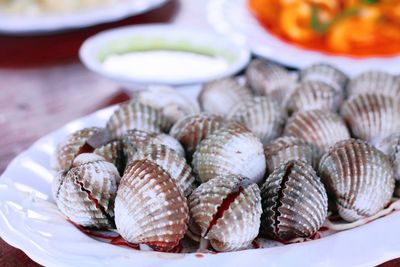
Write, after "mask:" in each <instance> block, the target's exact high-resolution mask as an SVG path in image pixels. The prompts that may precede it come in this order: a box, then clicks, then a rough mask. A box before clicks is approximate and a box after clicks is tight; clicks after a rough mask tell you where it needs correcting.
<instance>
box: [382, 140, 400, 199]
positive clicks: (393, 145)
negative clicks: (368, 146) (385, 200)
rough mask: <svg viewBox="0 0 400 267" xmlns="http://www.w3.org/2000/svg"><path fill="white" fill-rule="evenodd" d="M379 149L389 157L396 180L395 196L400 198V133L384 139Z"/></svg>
mask: <svg viewBox="0 0 400 267" xmlns="http://www.w3.org/2000/svg"><path fill="white" fill-rule="evenodd" d="M377 148H378V149H379V150H380V151H382V152H383V153H385V155H386V156H388V157H389V160H390V162H391V163H392V166H393V170H394V178H395V179H396V191H395V195H396V196H400V133H396V134H392V135H391V136H388V137H386V138H385V139H383V140H382V141H381V142H380V143H379V144H378V145H377Z"/></svg>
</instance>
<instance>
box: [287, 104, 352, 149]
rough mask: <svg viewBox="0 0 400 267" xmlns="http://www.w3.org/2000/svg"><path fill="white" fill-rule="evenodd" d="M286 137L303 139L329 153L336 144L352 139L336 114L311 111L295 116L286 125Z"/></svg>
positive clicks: (324, 111)
mask: <svg viewBox="0 0 400 267" xmlns="http://www.w3.org/2000/svg"><path fill="white" fill-rule="evenodd" d="M283 135H284V136H294V137H298V138H301V139H303V140H305V141H307V142H309V143H310V144H312V145H314V146H315V147H317V148H318V150H319V151H320V153H324V152H326V151H328V149H329V147H330V146H332V145H334V144H335V143H336V142H338V141H340V140H344V139H348V138H350V133H349V131H348V129H347V127H346V125H345V124H344V122H343V121H342V119H341V118H340V117H339V116H338V115H337V114H335V113H332V112H330V111H327V110H309V111H302V112H298V113H296V114H294V115H293V116H292V117H291V118H290V119H289V121H288V123H287V124H286V127H285V130H284V132H283Z"/></svg>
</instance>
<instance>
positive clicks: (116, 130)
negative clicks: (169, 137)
mask: <svg viewBox="0 0 400 267" xmlns="http://www.w3.org/2000/svg"><path fill="white" fill-rule="evenodd" d="M170 126H171V122H170V121H168V119H167V118H166V117H165V116H164V115H163V114H162V112H161V111H159V110H157V109H154V108H152V107H150V106H147V105H143V104H141V103H138V102H129V103H125V104H121V105H120V106H119V107H118V109H116V110H115V111H114V114H113V115H111V117H110V119H109V120H108V122H107V125H106V129H107V130H108V131H109V134H110V136H111V138H112V139H114V138H121V137H122V136H123V135H124V134H125V133H126V132H127V131H128V130H133V129H136V130H142V131H145V132H156V133H161V132H167V131H168V130H169V127H170Z"/></svg>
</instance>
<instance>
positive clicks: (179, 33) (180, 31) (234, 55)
mask: <svg viewBox="0 0 400 267" xmlns="http://www.w3.org/2000/svg"><path fill="white" fill-rule="evenodd" d="M140 51H178V52H179V51H181V52H190V53H195V54H200V55H207V56H211V57H215V58H222V59H224V60H226V61H227V63H228V66H227V68H226V69H225V70H224V71H220V72H215V73H210V74H209V75H202V76H199V77H188V76H187V75H184V74H182V75H181V76H179V77H161V76H157V75H155V76H154V78H149V77H148V75H146V76H136V77H134V76H127V75H123V73H118V72H115V71H114V72H111V71H108V70H107V68H105V67H104V64H103V62H104V61H105V60H106V58H107V57H109V56H112V55H120V54H129V53H132V52H140ZM80 58H81V61H82V62H83V64H84V65H85V66H86V67H87V68H89V69H90V70H92V71H94V72H96V73H98V74H100V75H102V76H105V77H107V78H109V79H112V80H115V81H117V82H118V83H120V84H121V85H123V86H125V87H126V88H127V89H134V88H137V87H138V86H140V85H148V84H158V85H160V84H161V85H185V84H196V83H203V82H206V81H210V80H214V79H218V78H222V77H227V76H231V75H233V74H235V73H237V72H239V71H240V70H241V69H243V68H244V67H245V66H246V65H247V63H248V62H249V59H250V52H249V50H248V49H247V48H246V47H245V46H243V45H242V44H241V43H239V42H236V41H233V40H231V39H230V38H227V37H225V36H223V35H221V34H217V33H212V32H209V31H204V30H200V29H196V28H187V27H181V26H171V25H165V24H150V25H143V26H128V27H121V28H117V29H112V30H108V31H104V32H102V33H99V34H96V35H94V36H93V37H91V38H89V39H88V40H86V41H85V42H84V44H83V45H82V47H81V49H80Z"/></svg>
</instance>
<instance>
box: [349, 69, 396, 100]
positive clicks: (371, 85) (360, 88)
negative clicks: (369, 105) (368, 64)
mask: <svg viewBox="0 0 400 267" xmlns="http://www.w3.org/2000/svg"><path fill="white" fill-rule="evenodd" d="M346 89H347V95H348V96H355V95H359V94H370V93H372V94H373V93H379V94H383V95H386V96H391V97H394V98H397V99H398V100H399V99H400V79H399V78H398V77H396V76H394V75H391V74H389V73H386V72H381V71H368V72H364V73H361V74H360V75H358V76H357V77H355V78H354V79H352V80H351V81H350V82H349V84H348V85H347V88H346Z"/></svg>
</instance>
